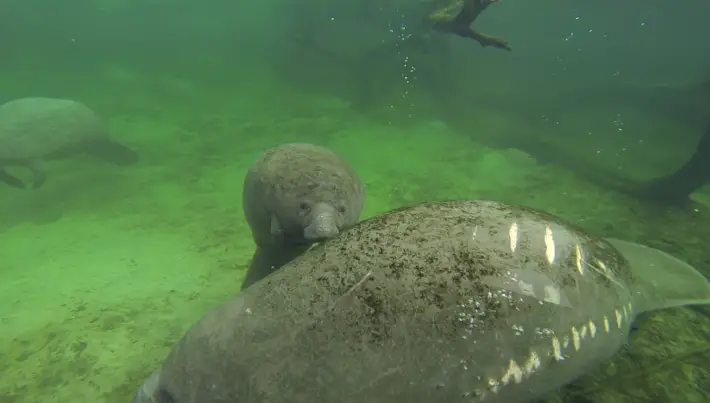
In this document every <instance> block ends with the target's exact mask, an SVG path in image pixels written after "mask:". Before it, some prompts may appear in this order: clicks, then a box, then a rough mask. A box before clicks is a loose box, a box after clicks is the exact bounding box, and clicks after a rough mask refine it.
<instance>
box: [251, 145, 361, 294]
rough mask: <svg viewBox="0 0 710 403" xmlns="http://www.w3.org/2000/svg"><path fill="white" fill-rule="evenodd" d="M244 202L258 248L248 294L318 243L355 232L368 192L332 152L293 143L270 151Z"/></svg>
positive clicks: (258, 166) (257, 167) (253, 170)
mask: <svg viewBox="0 0 710 403" xmlns="http://www.w3.org/2000/svg"><path fill="white" fill-rule="evenodd" d="M243 199H244V200H243V206H244V215H245V216H246V219H247V222H248V223H249V227H250V228H251V232H252V236H253V238H254V242H255V243H256V251H255V252H254V257H253V258H252V260H251V263H250V264H249V269H248V271H247V274H246V276H245V278H244V281H243V282H242V289H245V288H247V287H249V286H250V285H251V284H253V283H254V282H256V281H258V280H260V279H262V278H264V277H266V276H267V275H269V274H270V273H272V272H273V271H275V270H277V269H278V268H280V267H281V266H283V265H284V264H285V263H287V262H288V261H290V260H291V259H293V258H295V257H296V256H298V255H300V254H301V253H303V252H305V251H306V250H307V249H308V248H309V247H311V245H312V244H313V243H314V242H318V241H321V240H323V239H327V238H332V237H334V236H336V235H338V234H339V233H340V232H341V231H342V230H344V229H347V228H350V227H352V226H353V225H354V224H355V223H356V222H357V220H358V218H359V216H360V211H361V210H362V205H363V187H362V183H361V182H360V178H359V177H358V176H357V174H356V173H355V171H354V170H353V169H352V168H351V167H350V166H349V165H348V164H347V163H346V162H345V161H344V160H343V159H341V158H340V157H339V156H338V155H337V154H335V153H334V152H333V151H331V150H329V149H327V148H324V147H320V146H316V145H313V144H305V143H290V144H283V145H281V146H278V147H275V148H271V149H269V150H267V151H266V152H264V154H263V155H262V156H261V157H260V158H259V159H258V160H257V161H256V162H255V163H254V164H253V165H252V166H251V168H249V171H248V172H247V176H246V179H245V180H244V195H243Z"/></svg>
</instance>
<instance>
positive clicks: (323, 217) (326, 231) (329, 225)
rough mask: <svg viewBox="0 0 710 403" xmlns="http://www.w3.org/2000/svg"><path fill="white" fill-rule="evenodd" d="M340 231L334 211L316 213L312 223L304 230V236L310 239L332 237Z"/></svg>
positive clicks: (317, 239)
mask: <svg viewBox="0 0 710 403" xmlns="http://www.w3.org/2000/svg"><path fill="white" fill-rule="evenodd" d="M339 233H340V229H338V222H337V220H336V218H335V216H334V215H333V213H328V212H323V213H319V214H316V215H315V216H314V217H313V220H312V221H311V223H310V224H309V225H308V226H307V227H306V228H305V229H304V230H303V236H304V237H305V238H306V239H307V240H309V241H319V240H322V239H326V238H332V237H334V236H336V235H338V234H339Z"/></svg>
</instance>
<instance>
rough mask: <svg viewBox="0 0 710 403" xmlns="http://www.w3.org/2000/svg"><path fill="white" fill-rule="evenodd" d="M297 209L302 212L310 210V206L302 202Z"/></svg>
mask: <svg viewBox="0 0 710 403" xmlns="http://www.w3.org/2000/svg"><path fill="white" fill-rule="evenodd" d="M299 207H300V208H301V210H303V211H307V210H310V208H311V206H310V205H309V204H308V203H306V202H302V203H301V205H300V206H299Z"/></svg>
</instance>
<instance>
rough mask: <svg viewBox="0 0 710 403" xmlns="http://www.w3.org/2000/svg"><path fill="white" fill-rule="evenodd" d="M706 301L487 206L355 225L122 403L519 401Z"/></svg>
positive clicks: (666, 267)
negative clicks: (649, 323)
mask: <svg viewBox="0 0 710 403" xmlns="http://www.w3.org/2000/svg"><path fill="white" fill-rule="evenodd" d="M708 303H710V283H708V281H707V279H705V278H704V277H703V276H702V275H701V274H700V273H698V272H697V271H695V270H694V269H693V268H692V267H690V266H688V265H687V264H685V263H683V262H681V261H680V260H678V259H676V258H674V257H672V256H670V255H667V254H665V253H663V252H661V251H659V250H655V249H651V248H649V247H646V246H643V245H638V244H634V243H631V242H625V241H620V240H613V239H608V240H604V239H599V238H596V237H594V236H591V235H589V234H587V233H586V232H584V231H583V230H582V229H580V228H577V227H575V226H573V225H572V224H569V223H567V222H565V221H563V220H562V219H560V218H557V217H555V216H552V215H549V214H546V213H543V212H540V211H536V210H532V209H530V208H526V207H522V206H515V205H507V204H503V203H499V202H493V201H482V200H460V201H440V202H432V203H426V204H421V205H418V206H412V207H407V208H402V209H398V210H394V211H391V212H388V213H385V214H382V215H379V216H376V217H373V218H370V219H368V220H364V221H361V222H359V223H358V224H357V225H355V226H354V227H353V228H350V229H349V230H347V231H344V232H343V233H342V234H340V235H339V236H337V237H335V238H330V239H327V240H325V241H323V242H321V243H319V244H318V245H317V246H315V247H314V248H311V249H310V250H309V251H307V252H305V253H304V254H302V255H301V256H299V257H297V258H296V259H294V260H292V261H291V262H289V263H288V264H287V265H285V266H284V267H283V269H282V270H279V271H277V272H276V273H274V274H272V275H271V276H269V277H267V278H265V279H263V280H262V281H259V282H258V283H256V284H254V285H253V286H252V287H249V288H248V289H247V290H244V291H243V292H240V293H238V294H237V295H236V296H234V297H233V298H232V299H231V300H230V301H227V302H225V303H224V304H223V305H221V306H220V307H218V308H216V309H215V310H214V311H212V312H211V313H209V314H207V315H206V316H205V317H204V318H203V319H202V320H201V321H200V322H199V323H198V324H197V325H195V326H194V327H193V328H192V329H191V330H190V331H189V332H188V333H187V334H186V335H185V336H184V337H183V338H182V340H181V341H180V342H179V343H178V345H177V346H176V347H175V348H174V349H173V350H172V352H171V353H170V355H169V356H168V357H167V359H166V360H165V362H164V363H163V364H162V366H161V368H160V369H159V370H158V371H156V372H155V373H154V374H153V375H152V376H150V378H149V379H148V381H147V382H146V383H145V384H144V385H143V387H141V388H139V390H138V392H137V393H136V395H135V397H134V400H133V402H134V403H265V402H268V403H334V402H337V403H364V402H366V403H404V402H406V403H530V402H534V401H536V399H542V398H544V397H545V395H546V394H548V393H549V392H551V391H554V390H556V389H558V388H560V387H561V386H563V385H565V384H567V383H569V382H570V381H572V380H574V379H575V378H577V377H579V376H582V375H584V374H586V373H588V372H589V371H590V370H592V369H593V368H594V367H595V366H596V365H599V364H600V363H602V362H604V361H605V360H607V359H609V358H610V357H611V356H612V355H614V354H615V353H616V352H617V351H618V350H619V348H620V347H621V346H622V345H624V344H625V343H626V342H627V337H628V334H629V331H630V330H631V326H632V324H633V321H634V318H635V317H636V316H637V315H638V314H640V313H642V312H647V311H653V310H656V309H664V308H672V307H677V306H682V305H686V304H708Z"/></svg>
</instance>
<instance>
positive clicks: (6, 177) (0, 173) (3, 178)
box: [0, 169, 25, 189]
mask: <svg viewBox="0 0 710 403" xmlns="http://www.w3.org/2000/svg"><path fill="white" fill-rule="evenodd" d="M0 182H3V183H5V184H7V185H8V186H12V187H14V188H19V189H24V187H25V184H24V183H23V182H22V181H21V180H19V179H17V178H16V177H14V176H12V175H10V174H9V173H8V172H7V171H6V170H5V169H0Z"/></svg>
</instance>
